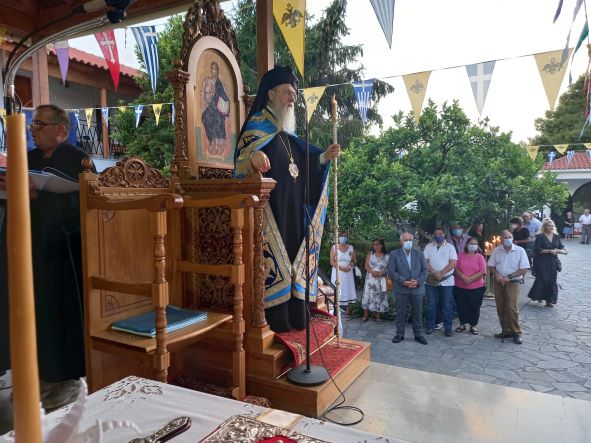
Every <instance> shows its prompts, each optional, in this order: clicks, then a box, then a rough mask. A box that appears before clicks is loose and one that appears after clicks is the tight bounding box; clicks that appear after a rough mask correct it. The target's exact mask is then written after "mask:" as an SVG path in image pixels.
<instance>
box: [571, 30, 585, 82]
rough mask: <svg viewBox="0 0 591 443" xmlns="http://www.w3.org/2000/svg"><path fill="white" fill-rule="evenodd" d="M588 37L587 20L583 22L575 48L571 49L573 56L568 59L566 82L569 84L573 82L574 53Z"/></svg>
mask: <svg viewBox="0 0 591 443" xmlns="http://www.w3.org/2000/svg"><path fill="white" fill-rule="evenodd" d="M587 37H589V25H588V24H587V22H585V25H584V26H583V30H582V31H581V35H580V36H579V41H578V42H577V46H575V50H574V51H573V56H572V58H571V61H570V71H568V84H569V85H570V84H571V83H572V82H573V74H572V71H573V60H574V59H575V55H576V53H577V51H578V50H579V48H580V47H581V45H582V44H583V42H584V41H585V39H586V38H587Z"/></svg>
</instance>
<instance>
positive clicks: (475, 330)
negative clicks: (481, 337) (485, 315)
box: [470, 326, 480, 335]
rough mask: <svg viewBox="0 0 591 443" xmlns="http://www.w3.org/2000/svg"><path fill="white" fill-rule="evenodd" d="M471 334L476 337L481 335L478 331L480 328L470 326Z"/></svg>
mask: <svg viewBox="0 0 591 443" xmlns="http://www.w3.org/2000/svg"><path fill="white" fill-rule="evenodd" d="M470 332H471V333H472V334H474V335H478V334H480V331H479V330H478V328H477V327H476V326H470Z"/></svg>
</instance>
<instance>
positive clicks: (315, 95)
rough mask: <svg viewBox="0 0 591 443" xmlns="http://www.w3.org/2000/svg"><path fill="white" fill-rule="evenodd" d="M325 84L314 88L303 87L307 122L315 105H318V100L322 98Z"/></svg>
mask: <svg viewBox="0 0 591 443" xmlns="http://www.w3.org/2000/svg"><path fill="white" fill-rule="evenodd" d="M325 89H326V86H317V87H315V88H305V89H304V100H305V101H306V111H307V112H308V123H309V122H310V119H311V118H312V114H314V111H315V110H316V106H318V102H319V101H320V99H321V98H322V94H324V90H325Z"/></svg>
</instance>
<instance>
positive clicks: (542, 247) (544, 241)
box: [527, 219, 568, 308]
mask: <svg viewBox="0 0 591 443" xmlns="http://www.w3.org/2000/svg"><path fill="white" fill-rule="evenodd" d="M558 254H565V255H566V254H568V251H567V250H566V248H565V247H564V246H563V245H562V241H561V240H560V236H559V235H558V234H557V233H556V226H555V225H554V222H553V221H552V220H550V219H546V220H544V221H543V222H542V226H541V228H540V233H539V234H538V236H537V237H536V242H535V244H534V257H535V258H534V271H535V275H536V281H535V282H534V284H533V286H532V287H531V289H530V291H529V294H527V296H528V297H529V298H531V299H532V300H537V301H539V302H540V303H541V302H542V301H546V307H548V308H551V307H552V305H555V304H556V302H557V301H558V285H557V283H556V277H557V274H558V265H559V261H558Z"/></svg>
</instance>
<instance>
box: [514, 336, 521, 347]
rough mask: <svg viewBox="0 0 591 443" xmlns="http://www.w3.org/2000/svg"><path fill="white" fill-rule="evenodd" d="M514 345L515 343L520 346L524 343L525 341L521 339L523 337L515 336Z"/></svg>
mask: <svg viewBox="0 0 591 443" xmlns="http://www.w3.org/2000/svg"><path fill="white" fill-rule="evenodd" d="M513 343H515V344H516V345H520V344H521V343H523V340H522V339H521V335H514V336H513Z"/></svg>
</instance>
